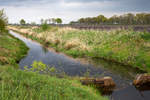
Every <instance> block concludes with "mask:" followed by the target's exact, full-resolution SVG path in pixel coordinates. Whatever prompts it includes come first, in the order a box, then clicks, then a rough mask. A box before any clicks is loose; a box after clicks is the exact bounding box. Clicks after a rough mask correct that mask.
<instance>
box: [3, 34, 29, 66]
mask: <svg viewBox="0 0 150 100" xmlns="http://www.w3.org/2000/svg"><path fill="white" fill-rule="evenodd" d="M27 51H28V48H27V47H26V45H25V44H24V43H23V42H22V41H20V40H19V39H17V38H15V37H13V36H12V35H10V34H8V33H0V65H4V64H10V65H16V63H17V62H18V61H19V60H20V59H21V58H23V57H24V56H25V55H26V54H27Z"/></svg>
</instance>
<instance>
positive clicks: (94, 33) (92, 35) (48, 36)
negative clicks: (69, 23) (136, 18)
mask: <svg viewBox="0 0 150 100" xmlns="http://www.w3.org/2000/svg"><path fill="white" fill-rule="evenodd" d="M8 28H9V29H12V30H14V31H17V32H19V33H22V34H23V35H24V36H26V37H28V38H31V39H33V40H36V41H38V42H40V43H42V44H44V45H45V46H47V47H53V48H55V50H56V51H60V52H64V53H66V54H68V55H71V56H73V57H89V58H100V59H105V60H108V61H113V62H118V63H121V64H124V65H129V66H132V67H135V68H138V69H140V70H143V71H147V72H150V49H149V48H150V34H149V32H147V31H144V32H139V31H133V29H115V30H109V31H108V30H79V29H74V28H69V27H63V28H60V27H52V26H48V28H46V29H43V28H42V27H37V26H36V27H28V26H9V27H8Z"/></svg>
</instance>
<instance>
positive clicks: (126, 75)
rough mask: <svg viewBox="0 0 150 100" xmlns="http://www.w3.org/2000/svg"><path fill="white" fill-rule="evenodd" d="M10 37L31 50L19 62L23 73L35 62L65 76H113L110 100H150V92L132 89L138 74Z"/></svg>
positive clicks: (127, 68)
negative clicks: (113, 84) (43, 64)
mask: <svg viewBox="0 0 150 100" xmlns="http://www.w3.org/2000/svg"><path fill="white" fill-rule="evenodd" d="M10 34H12V35H13V36H15V37H17V38H18V39H20V40H22V41H23V42H24V43H25V44H26V45H27V46H28V48H29V49H30V50H29V52H28V54H27V56H26V57H24V58H23V59H22V60H21V61H20V62H19V66H20V69H24V66H28V67H31V64H32V63H33V62H34V61H42V62H43V63H45V64H47V65H48V66H54V67H55V68H56V69H57V70H60V71H62V72H65V73H66V74H67V75H69V76H85V74H86V73H87V72H88V73H89V76H90V77H103V76H110V77H112V78H113V80H114V81H115V83H116V89H115V90H114V91H113V92H112V93H111V94H110V95H109V97H110V100H150V90H138V89H136V88H135V87H134V86H133V85H132V81H133V79H134V77H135V76H136V74H137V70H135V69H132V68H131V67H129V66H123V65H119V64H116V63H112V62H107V61H104V60H100V59H94V60H90V59H79V58H77V59H75V58H71V57H69V56H66V55H65V54H63V53H58V52H55V51H53V50H48V49H46V48H44V47H43V46H42V45H40V44H39V43H37V42H34V41H32V40H30V39H27V38H25V37H23V36H21V35H19V34H17V33H15V32H13V31H10Z"/></svg>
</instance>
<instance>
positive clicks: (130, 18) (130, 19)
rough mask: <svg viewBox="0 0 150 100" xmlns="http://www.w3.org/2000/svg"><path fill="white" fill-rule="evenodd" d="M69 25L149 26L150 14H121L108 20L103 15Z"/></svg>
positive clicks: (82, 19) (81, 19)
mask: <svg viewBox="0 0 150 100" xmlns="http://www.w3.org/2000/svg"><path fill="white" fill-rule="evenodd" d="M70 23H71V24H75V23H76V24H121V25H146V24H147V25H148V24H150V13H137V14H132V13H128V14H123V15H120V16H117V15H114V16H112V17H110V18H107V17H105V16H104V15H99V16H97V17H87V18H80V19H79V20H78V21H72V22H70Z"/></svg>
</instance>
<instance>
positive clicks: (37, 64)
mask: <svg viewBox="0 0 150 100" xmlns="http://www.w3.org/2000/svg"><path fill="white" fill-rule="evenodd" d="M31 66H32V67H31V68H29V67H28V66H25V67H24V70H25V71H32V72H36V73H42V74H48V75H51V76H55V75H56V73H57V70H56V69H55V67H50V66H48V65H46V64H44V63H43V62H42V61H34V62H33V64H32V65H31Z"/></svg>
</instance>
